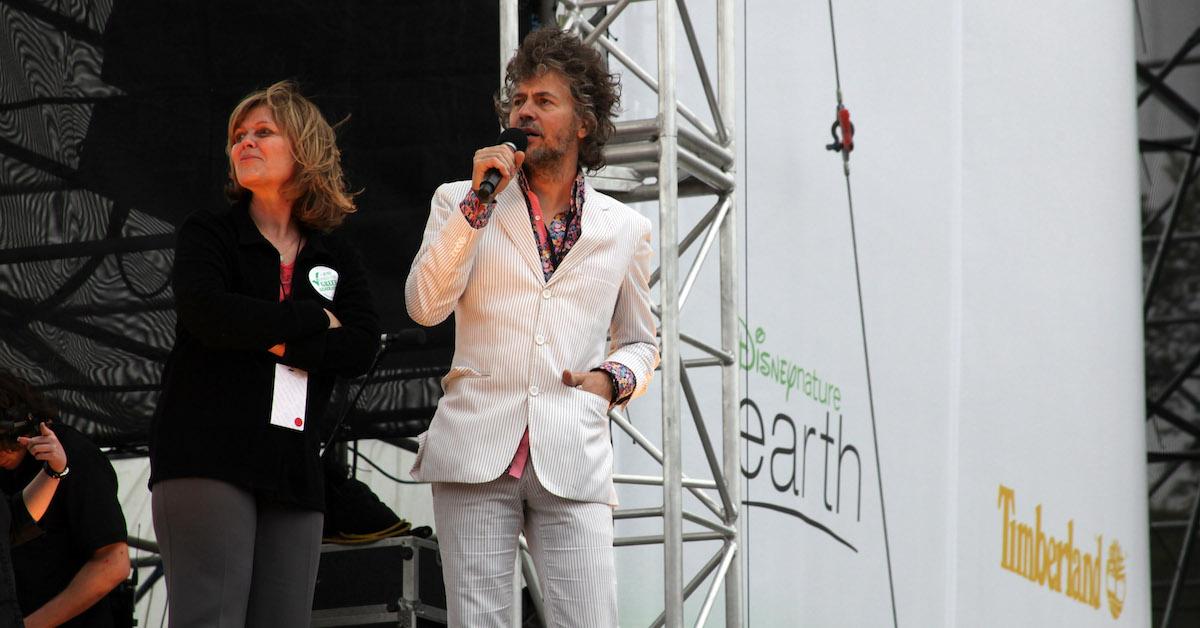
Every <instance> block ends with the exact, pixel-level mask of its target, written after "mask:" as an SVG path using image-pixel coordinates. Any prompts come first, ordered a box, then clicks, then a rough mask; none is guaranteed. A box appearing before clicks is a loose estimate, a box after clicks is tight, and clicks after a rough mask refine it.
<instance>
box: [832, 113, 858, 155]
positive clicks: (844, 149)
mask: <svg viewBox="0 0 1200 628" xmlns="http://www.w3.org/2000/svg"><path fill="white" fill-rule="evenodd" d="M839 130H840V131H841V132H842V136H841V137H840V138H839V137H838V131H839ZM829 134H830V135H832V136H833V143H832V144H826V145H825V150H832V151H839V152H841V153H842V154H843V155H845V156H846V157H847V158H849V156H850V151H852V150H854V124H853V123H851V122H850V110H849V109H847V108H845V107H843V106H842V105H838V108H837V120H834V122H833V126H831V127H829Z"/></svg>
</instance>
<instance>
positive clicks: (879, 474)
mask: <svg viewBox="0 0 1200 628" xmlns="http://www.w3.org/2000/svg"><path fill="white" fill-rule="evenodd" d="M828 4H829V37H830V40H831V41H832V43H833V75H834V79H835V81H836V82H837V105H838V110H839V111H840V110H841V109H843V108H844V107H843V105H842V73H841V69H840V68H839V66H838V54H837V29H836V28H835V27H834V23H833V0H828ZM848 156H849V155H848V151H843V153H842V160H843V161H842V163H843V168H842V173H843V175H844V176H845V178H846V204H847V208H848V209H849V214H850V246H851V250H852V251H853V254H854V286H855V288H856V289H857V291H858V322H859V327H860V329H861V331H862V345H863V364H864V367H865V370H866V375H867V405H868V408H869V409H870V413H871V436H872V440H873V442H874V445H875V477H876V479H877V480H878V482H879V511H880V520H881V521H882V522H883V549H884V555H885V556H886V558H887V569H888V593H889V594H890V595H891V601H892V625H893V626H895V627H896V628H899V626H900V620H899V618H898V616H897V613H896V585H895V583H894V579H893V577H892V548H891V543H890V542H889V541H888V529H887V507H886V506H885V505H884V499H883V467H882V466H881V465H880V462H879V431H878V429H877V428H876V427H875V393H874V388H873V387H872V385H871V356H870V352H869V351H868V350H867V316H866V312H865V310H864V308H863V295H862V275H861V273H860V271H859V263H858V234H857V230H856V229H855V226H854V195H853V193H852V192H851V186H850V168H849V162H848Z"/></svg>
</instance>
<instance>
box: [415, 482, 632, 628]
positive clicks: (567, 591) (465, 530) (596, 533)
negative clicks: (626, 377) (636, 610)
mask: <svg viewBox="0 0 1200 628" xmlns="http://www.w3.org/2000/svg"><path fill="white" fill-rule="evenodd" d="M433 516H434V519H435V521H436V524H437V533H438V545H439V549H440V552H441V556H442V571H443V575H444V577H445V581H446V610H447V611H448V613H447V614H448V615H449V620H450V627H451V628H464V627H467V628H507V627H508V626H509V621H510V620H509V617H510V613H511V610H510V609H511V606H512V604H513V602H514V600H513V588H512V579H513V565H514V561H515V560H516V556H517V554H516V553H517V546H518V541H517V535H518V534H520V533H521V532H522V531H524V532H525V539H526V540H527V541H529V552H530V554H531V555H532V556H533V563H534V566H535V567H536V568H537V574H538V580H540V581H541V585H542V595H543V597H544V599H545V604H546V608H545V613H546V616H545V617H543V618H542V621H543V624H544V625H546V626H547V627H548V628H559V627H563V628H584V627H588V628H613V627H615V626H616V625H617V582H616V570H615V567H614V564H613V518H612V508H610V507H609V506H608V505H607V504H597V503H590V502H579V501H574V500H570V499H564V498H562V497H558V496H557V495H554V494H552V493H550V492H549V491H547V490H546V489H545V487H543V486H542V484H541V482H539V481H538V479H537V474H536V473H534V470H533V465H532V464H526V465H525V471H524V474H523V475H522V476H521V479H519V480H518V479H515V478H513V477H511V476H510V475H508V474H507V473H505V474H504V475H501V476H500V477H499V478H497V479H495V480H492V481H491V482H486V483H483V484H460V483H452V482H435V483H434V484H433Z"/></svg>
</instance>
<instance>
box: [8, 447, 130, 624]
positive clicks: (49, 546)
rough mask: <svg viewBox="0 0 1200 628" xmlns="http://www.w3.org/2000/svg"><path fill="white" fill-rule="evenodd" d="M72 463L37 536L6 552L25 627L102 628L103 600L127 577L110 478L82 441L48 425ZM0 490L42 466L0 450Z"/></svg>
mask: <svg viewBox="0 0 1200 628" xmlns="http://www.w3.org/2000/svg"><path fill="white" fill-rule="evenodd" d="M54 429H55V432H56V433H57V435H58V438H59V441H60V442H61V443H62V446H63V448H64V449H65V450H66V452H67V458H68V459H69V460H70V461H71V473H70V475H69V476H68V477H67V478H64V480H63V482H62V485H61V486H60V487H59V489H58V492H57V494H56V495H55V496H54V501H53V502H52V503H51V504H50V507H49V508H48V509H47V510H46V514H45V516H43V517H42V519H41V521H39V522H38V527H39V528H41V529H42V531H43V532H44V534H41V535H39V536H37V537H36V538H34V539H31V540H30V541H28V542H26V543H24V544H22V545H19V546H17V547H14V548H13V552H12V559H13V573H14V575H16V578H17V599H18V601H19V602H20V604H21V611H22V612H23V613H24V614H25V625H26V626H27V627H28V628H33V627H35V626H60V625H61V626H70V627H73V628H83V627H87V628H109V627H111V626H113V613H112V609H110V608H109V605H108V599H107V598H106V597H105V596H106V595H108V593H109V592H110V591H112V590H113V588H115V587H116V586H117V585H118V584H120V583H121V581H123V580H125V579H126V578H128V577H129V546H128V545H126V544H125V539H126V530H125V515H124V514H122V512H121V503H120V501H119V500H118V499H117V474H116V472H114V471H113V467H112V464H111V463H109V461H108V458H107V457H105V456H104V454H103V453H101V452H100V450H99V449H98V448H97V447H96V446H95V445H94V444H92V442H91V441H90V440H88V439H87V437H86V436H84V435H83V434H80V433H79V432H78V431H76V430H75V429H74V428H72V427H70V426H68V425H62V424H58V425H55V426H54ZM0 468H3V469H4V471H0V481H3V489H4V491H5V492H6V493H11V492H13V490H14V488H16V487H19V486H23V485H25V484H27V483H28V482H29V480H30V479H31V478H33V477H35V476H36V475H37V474H38V473H39V472H40V471H41V469H42V464H41V462H40V461H38V460H36V459H35V458H34V457H33V456H29V455H28V454H27V453H26V451H25V450H24V449H18V450H16V451H15V455H4V454H2V453H0Z"/></svg>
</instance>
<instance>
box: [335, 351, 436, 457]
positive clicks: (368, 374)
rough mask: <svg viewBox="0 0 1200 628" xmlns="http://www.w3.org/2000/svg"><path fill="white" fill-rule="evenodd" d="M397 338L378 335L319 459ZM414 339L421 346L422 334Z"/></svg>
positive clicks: (356, 454) (356, 453)
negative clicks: (365, 365)
mask: <svg viewBox="0 0 1200 628" xmlns="http://www.w3.org/2000/svg"><path fill="white" fill-rule="evenodd" d="M417 331H420V330H417ZM398 337H399V338H402V337H403V336H402V335H400V334H381V335H380V337H379V348H378V349H376V350H375V357H373V358H371V365H370V366H368V367H367V372H366V374H364V375H363V379H362V381H361V382H359V384H358V390H356V391H355V392H354V396H353V397H350V398H349V399H350V401H349V402H347V403H346V404H345V405H344V406H342V411H341V412H340V413H338V418H337V420H336V421H334V422H333V428H332V429H330V431H329V438H328V439H327V440H326V441H325V445H324V446H322V447H321V455H320V457H321V458H322V459H324V458H325V456H327V455H329V450H330V445H332V444H333V441H334V439H336V438H337V435H338V432H339V431H340V430H341V429H342V423H344V422H345V420H346V417H347V416H349V414H350V411H351V410H352V409H354V406H356V405H358V399H359V397H362V394H363V391H364V390H366V388H367V382H369V381H371V376H372V375H374V374H375V368H376V367H378V366H379V358H381V357H383V354H384V353H387V352H388V351H389V350H390V349H391V347H392V341H393V339H395V338H398ZM415 338H416V340H415V341H410V342H411V344H414V345H419V344H423V343H424V341H425V338H424V334H423V333H422V334H420V335H418V336H415ZM354 455H355V457H357V456H358V448H357V447H356V448H355V451H354ZM354 462H355V464H356V466H357V463H358V461H357V460H355V461H354Z"/></svg>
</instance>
